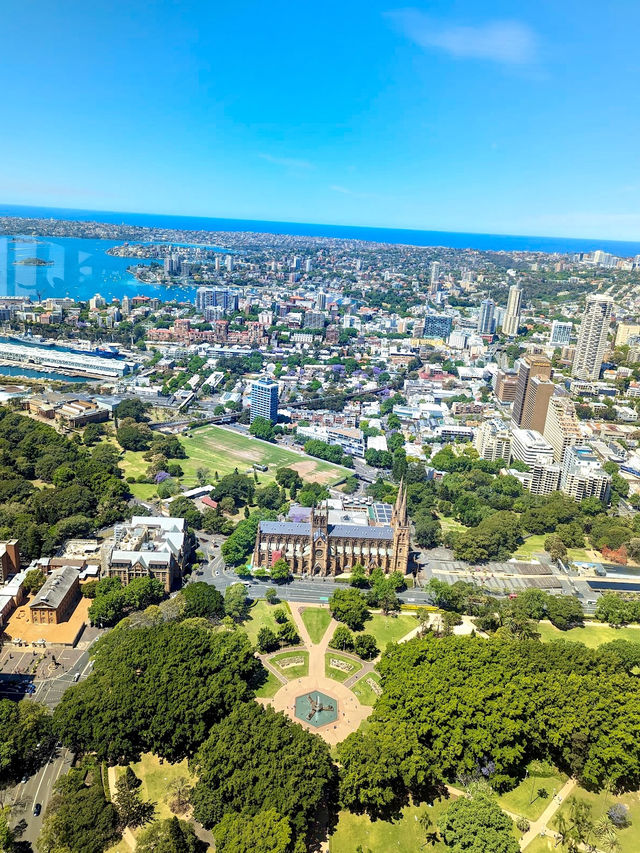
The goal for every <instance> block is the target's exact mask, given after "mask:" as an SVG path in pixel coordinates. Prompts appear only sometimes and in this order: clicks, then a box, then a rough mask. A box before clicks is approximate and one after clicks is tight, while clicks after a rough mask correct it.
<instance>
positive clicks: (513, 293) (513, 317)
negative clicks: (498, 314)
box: [502, 284, 522, 338]
mask: <svg viewBox="0 0 640 853" xmlns="http://www.w3.org/2000/svg"><path fill="white" fill-rule="evenodd" d="M521 305H522V288H521V287H520V285H519V284H512V285H511V287H510V288H509V298H508V299H507V310H506V312H505V315H504V320H503V321H502V331H503V332H504V333H505V335H508V336H509V337H510V338H515V337H516V335H517V334H518V326H519V325H520V307H521Z"/></svg>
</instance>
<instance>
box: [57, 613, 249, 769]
mask: <svg viewBox="0 0 640 853" xmlns="http://www.w3.org/2000/svg"><path fill="white" fill-rule="evenodd" d="M92 655H93V658H94V660H95V665H94V669H93V672H92V673H91V675H90V676H89V678H87V679H86V681H84V682H82V683H80V684H77V685H74V686H73V687H71V688H69V689H68V690H67V691H66V693H65V694H64V696H63V698H62V702H61V703H60V705H58V707H57V708H56V710H55V712H54V727H55V729H56V731H57V733H58V736H59V737H60V739H61V740H62V741H63V742H64V743H65V745H67V746H69V747H70V748H73V749H75V750H76V751H77V750H82V751H94V752H95V753H96V754H97V756H98V758H100V759H105V760H108V761H118V760H125V761H135V760H138V758H139V756H140V754H141V753H142V752H153V753H155V754H157V755H160V756H163V757H164V758H167V759H169V760H170V761H177V760H180V759H182V758H184V757H185V756H189V755H192V754H193V753H194V752H195V750H196V749H197V748H198V746H199V744H200V743H202V741H203V740H204V739H205V737H206V736H207V734H208V732H209V729H210V727H211V726H212V725H213V724H214V723H215V722H217V721H218V720H219V719H221V718H222V717H224V716H226V715H227V714H228V713H229V711H230V710H231V708H233V707H234V706H235V705H236V704H237V703H238V702H241V701H243V700H245V699H247V698H250V696H251V692H250V690H249V687H248V686H247V682H248V681H249V680H250V679H251V678H252V677H253V676H254V675H255V673H256V671H257V669H259V667H260V665H259V663H258V661H257V660H256V659H255V658H254V657H253V655H252V651H251V646H250V644H249V640H248V639H247V637H246V635H245V634H243V633H242V632H239V631H238V632H213V631H211V630H208V629H206V628H201V627H198V626H197V625H193V624H190V623H186V624H185V623H178V624H175V623H174V624H162V625H157V626H155V627H152V628H129V627H127V625H126V623H123V624H121V625H120V626H119V627H118V628H117V629H115V630H114V631H112V632H111V633H109V634H107V635H106V636H105V637H103V638H102V639H101V640H100V641H99V642H98V643H97V644H96V645H95V647H94V649H93V651H92Z"/></svg>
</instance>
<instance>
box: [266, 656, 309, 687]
mask: <svg viewBox="0 0 640 853" xmlns="http://www.w3.org/2000/svg"><path fill="white" fill-rule="evenodd" d="M293 657H296V658H299V657H301V658H302V659H303V663H301V664H299V665H297V666H286V667H284V666H281V665H280V664H281V663H282V662H285V661H286V660H287V658H293ZM269 663H270V664H272V665H273V666H275V667H277V668H278V669H279V670H280V672H281V673H282V674H283V675H284V677H285V678H288V679H289V681H293V679H294V678H304V676H305V675H309V652H304V651H300V650H299V649H295V650H293V649H292V650H291V651H289V652H280V654H277V655H274V656H273V657H272V658H269Z"/></svg>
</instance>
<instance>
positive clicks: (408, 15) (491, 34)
mask: <svg viewBox="0 0 640 853" xmlns="http://www.w3.org/2000/svg"><path fill="white" fill-rule="evenodd" d="M388 17H389V18H390V19H391V20H392V21H393V22H394V24H395V26H396V27H397V28H398V29H399V30H400V32H401V33H403V35H405V36H406V37H407V38H409V39H411V41H413V42H415V43H416V44H417V45H419V46H420V47H423V48H425V49H431V48H436V49H440V50H443V51H445V52H446V53H448V54H450V55H451V56H453V57H455V58H456V59H485V60H488V61H490V62H498V63H500V64H502V65H531V64H532V63H533V62H535V61H536V58H537V56H538V39H537V37H536V34H535V33H534V31H533V30H532V29H531V27H529V26H527V25H526V24H524V23H522V22H520V21H489V22H487V23H484V24H478V25H475V26H472V25H462V24H454V23H452V22H447V21H441V20H437V19H436V18H432V17H431V16H429V15H426V14H424V13H423V12H420V11H419V10H417V9H398V10H396V11H393V12H389V13H388Z"/></svg>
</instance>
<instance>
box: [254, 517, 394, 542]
mask: <svg viewBox="0 0 640 853" xmlns="http://www.w3.org/2000/svg"><path fill="white" fill-rule="evenodd" d="M327 531H328V534H329V538H342V539H371V540H385V541H386V540H392V539H393V528H392V527H389V526H387V525H381V526H379V527H369V526H366V525H361V524H329V525H328V527H327ZM260 532H261V533H266V534H276V535H282V536H310V535H311V524H307V523H304V522H292V521H261V522H260Z"/></svg>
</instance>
